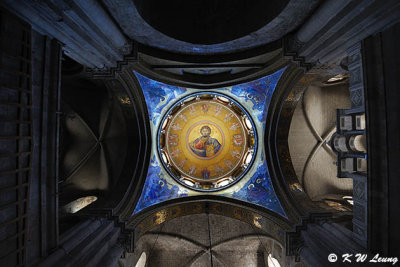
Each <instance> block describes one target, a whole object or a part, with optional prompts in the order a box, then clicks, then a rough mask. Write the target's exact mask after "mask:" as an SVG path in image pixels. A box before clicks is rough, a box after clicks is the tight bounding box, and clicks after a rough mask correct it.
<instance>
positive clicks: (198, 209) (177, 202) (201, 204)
mask: <svg viewBox="0 0 400 267" xmlns="http://www.w3.org/2000/svg"><path fill="white" fill-rule="evenodd" d="M202 213H206V214H216V215H222V216H225V217H230V218H233V219H237V220H239V221H242V222H245V223H247V224H250V225H251V226H254V227H256V228H258V229H261V230H262V231H265V232H266V233H268V234H269V235H271V236H272V237H273V238H275V239H276V240H278V241H279V242H280V243H282V244H285V233H286V232H287V231H290V230H292V224H291V223H290V222H289V221H288V220H287V219H285V218H283V217H281V216H280V215H278V214H277V213H274V212H272V211H269V210H267V209H264V208H261V207H259V206H256V205H253V204H249V203H244V202H242V201H239V200H235V199H230V198H226V197H221V196H213V195H205V196H204V195H203V196H195V197H186V198H181V199H173V200H170V201H166V202H163V203H161V204H159V205H156V206H153V207H150V208H148V209H146V210H144V211H142V212H140V213H138V214H136V215H135V216H133V217H132V218H131V219H130V220H129V222H127V224H126V229H127V230H133V231H134V240H135V241H137V240H139V239H140V238H141V237H142V236H143V235H144V234H145V233H146V232H148V231H149V230H151V229H153V228H154V227H156V226H158V225H161V224H163V223H165V222H168V221H171V220H173V219H175V218H179V217H183V216H187V215H193V214H202Z"/></svg>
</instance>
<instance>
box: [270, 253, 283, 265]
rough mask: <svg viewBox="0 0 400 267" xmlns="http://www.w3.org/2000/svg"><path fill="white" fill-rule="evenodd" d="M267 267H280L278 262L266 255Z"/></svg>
mask: <svg viewBox="0 0 400 267" xmlns="http://www.w3.org/2000/svg"><path fill="white" fill-rule="evenodd" d="M268 267H281V265H280V263H279V261H278V260H277V259H275V258H274V257H272V255H271V254H269V255H268Z"/></svg>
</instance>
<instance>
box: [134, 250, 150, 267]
mask: <svg viewBox="0 0 400 267" xmlns="http://www.w3.org/2000/svg"><path fill="white" fill-rule="evenodd" d="M146 261H147V255H146V252H144V251H143V252H142V254H141V255H140V257H139V260H138V261H137V262H136V265H135V267H145V266H146Z"/></svg>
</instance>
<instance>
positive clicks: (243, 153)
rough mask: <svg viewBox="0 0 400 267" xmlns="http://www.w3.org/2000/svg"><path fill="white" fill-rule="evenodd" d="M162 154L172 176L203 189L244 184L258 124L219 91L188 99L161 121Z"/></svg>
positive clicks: (255, 144) (159, 142) (177, 104)
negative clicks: (243, 180)
mask: <svg viewBox="0 0 400 267" xmlns="http://www.w3.org/2000/svg"><path fill="white" fill-rule="evenodd" d="M157 139H158V140H157V141H158V150H159V155H160V158H161V161H162V162H163V165H164V167H165V168H166V169H167V171H168V172H169V174H170V175H171V176H172V177H173V178H174V179H175V180H176V181H178V182H179V183H181V184H183V185H185V186H187V187H189V188H192V189H195V190H199V191H215V190H220V189H223V188H226V187H228V186H230V185H232V184H233V183H235V182H237V181H238V180H240V179H241V178H242V177H243V176H244V174H245V173H246V172H247V171H248V169H249V168H250V166H251V164H252V163H253V160H254V155H255V152H256V146H257V140H256V133H255V126H254V123H253V121H252V120H251V118H250V116H249V115H248V113H247V112H246V111H245V109H244V108H243V107H242V106H241V105H240V104H239V103H237V102H236V101H234V100H233V99H231V98H229V97H227V96H225V95H221V94H216V93H201V94H194V95H190V96H187V97H185V98H184V99H182V100H180V101H179V102H178V103H176V104H175V105H173V106H172V107H171V108H170V110H169V111H168V112H167V114H166V115H165V116H164V118H163V120H162V121H161V126H160V128H159V131H158V138H157Z"/></svg>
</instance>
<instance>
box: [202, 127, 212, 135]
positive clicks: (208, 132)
mask: <svg viewBox="0 0 400 267" xmlns="http://www.w3.org/2000/svg"><path fill="white" fill-rule="evenodd" d="M200 133H201V135H202V136H203V137H209V136H210V134H211V129H210V128H209V127H203V128H201V130H200Z"/></svg>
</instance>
